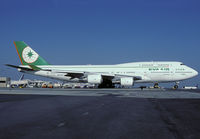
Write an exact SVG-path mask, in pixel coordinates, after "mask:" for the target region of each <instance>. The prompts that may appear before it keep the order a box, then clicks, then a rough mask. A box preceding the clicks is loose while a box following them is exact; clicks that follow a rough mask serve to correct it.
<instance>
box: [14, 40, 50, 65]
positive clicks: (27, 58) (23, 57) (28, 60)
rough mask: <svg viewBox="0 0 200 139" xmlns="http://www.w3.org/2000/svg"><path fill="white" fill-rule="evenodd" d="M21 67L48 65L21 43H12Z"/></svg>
mask: <svg viewBox="0 0 200 139" xmlns="http://www.w3.org/2000/svg"><path fill="white" fill-rule="evenodd" d="M14 44H15V48H16V50H17V53H18V55H19V58H20V61H21V63H22V65H49V63H48V62H46V61H45V60H44V59H43V58H42V57H41V56H39V54H38V53H37V52H35V51H34V50H33V49H32V48H31V47H30V46H28V45H27V44H26V43H25V42H23V41H14Z"/></svg>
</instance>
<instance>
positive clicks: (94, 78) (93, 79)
mask: <svg viewBox="0 0 200 139" xmlns="http://www.w3.org/2000/svg"><path fill="white" fill-rule="evenodd" d="M87 80H88V83H93V84H101V83H102V82H103V78H102V77H101V75H88V77H87Z"/></svg>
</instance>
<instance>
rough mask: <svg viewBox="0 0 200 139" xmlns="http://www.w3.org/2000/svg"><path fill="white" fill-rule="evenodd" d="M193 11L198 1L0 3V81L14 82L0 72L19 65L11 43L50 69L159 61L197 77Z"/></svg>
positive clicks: (199, 45) (199, 17) (196, 14)
mask: <svg viewBox="0 0 200 139" xmlns="http://www.w3.org/2000/svg"><path fill="white" fill-rule="evenodd" d="M199 7H200V1H199V0H151V1H149V0H99V1H95V0H42V1H41V0H17V1H16V0H1V1H0V18H1V19H0V38H1V39H0V40H1V41H0V47H1V51H0V75H1V76H3V75H4V76H8V75H10V76H11V77H13V78H18V75H16V73H17V72H16V70H12V69H10V68H6V67H5V66H3V64H6V63H9V64H16V65H18V64H20V61H19V59H18V57H17V53H16V51H15V48H14V45H13V41H14V40H23V41H25V42H26V43H27V44H29V45H30V46H31V47H32V48H33V49H34V50H35V51H37V52H38V53H39V54H40V55H41V56H42V57H44V58H45V59H46V60H47V61H48V62H49V63H51V64H65V65H68V64H73V65H76V64H117V63H124V62H135V61H152V60H154V61H160V60H165V61H181V62H184V63H185V64H186V65H188V66H190V67H193V68H194V69H196V70H197V71H200V65H199V59H200V54H199V52H200V26H199V25H200V8H199ZM27 77H29V76H27ZM190 81H192V83H194V84H197V83H198V82H199V77H196V78H195V79H193V80H190Z"/></svg>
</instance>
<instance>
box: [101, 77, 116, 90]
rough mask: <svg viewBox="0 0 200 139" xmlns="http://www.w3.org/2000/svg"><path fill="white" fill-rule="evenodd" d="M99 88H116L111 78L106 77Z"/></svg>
mask: <svg viewBox="0 0 200 139" xmlns="http://www.w3.org/2000/svg"><path fill="white" fill-rule="evenodd" d="M98 88H114V85H113V83H112V81H111V80H108V79H104V80H103V82H102V83H101V84H99V86H98Z"/></svg>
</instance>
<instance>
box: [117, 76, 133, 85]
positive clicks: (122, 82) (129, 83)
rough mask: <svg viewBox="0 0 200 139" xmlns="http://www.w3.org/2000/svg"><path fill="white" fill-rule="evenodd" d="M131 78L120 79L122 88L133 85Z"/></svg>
mask: <svg viewBox="0 0 200 139" xmlns="http://www.w3.org/2000/svg"><path fill="white" fill-rule="evenodd" d="M133 82H134V80H133V78H132V77H124V78H121V81H120V83H121V85H122V86H132V85H133Z"/></svg>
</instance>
